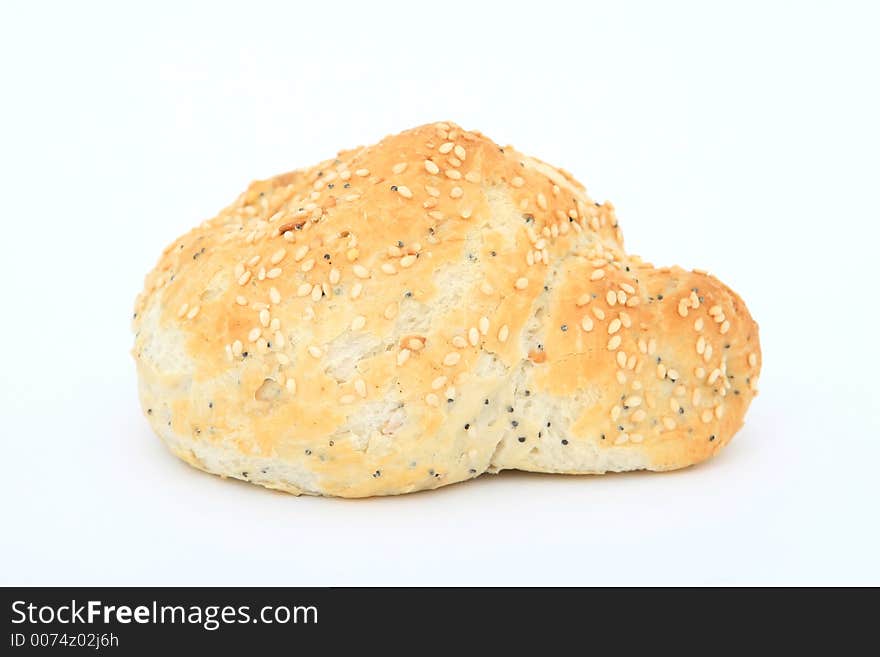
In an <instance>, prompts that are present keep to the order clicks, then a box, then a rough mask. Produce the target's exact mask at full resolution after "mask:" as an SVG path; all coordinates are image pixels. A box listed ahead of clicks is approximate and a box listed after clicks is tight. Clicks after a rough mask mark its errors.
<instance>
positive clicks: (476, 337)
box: [468, 326, 480, 347]
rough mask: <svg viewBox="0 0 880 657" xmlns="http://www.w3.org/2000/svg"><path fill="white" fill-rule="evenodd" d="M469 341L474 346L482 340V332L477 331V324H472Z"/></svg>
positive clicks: (469, 330)
mask: <svg viewBox="0 0 880 657" xmlns="http://www.w3.org/2000/svg"><path fill="white" fill-rule="evenodd" d="M468 342H470V343H471V346H472V347H476V346H477V344H479V342H480V332H479V331H477V329H476V327H475V326H471V327H470V328H469V329H468Z"/></svg>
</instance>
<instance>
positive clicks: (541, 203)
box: [538, 192, 547, 210]
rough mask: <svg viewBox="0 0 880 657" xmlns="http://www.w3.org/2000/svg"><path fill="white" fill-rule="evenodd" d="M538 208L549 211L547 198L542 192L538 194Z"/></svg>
mask: <svg viewBox="0 0 880 657" xmlns="http://www.w3.org/2000/svg"><path fill="white" fill-rule="evenodd" d="M538 207H539V208H541V209H542V210H546V209H547V197H546V196H544V195H543V194H542V193H540V192H538Z"/></svg>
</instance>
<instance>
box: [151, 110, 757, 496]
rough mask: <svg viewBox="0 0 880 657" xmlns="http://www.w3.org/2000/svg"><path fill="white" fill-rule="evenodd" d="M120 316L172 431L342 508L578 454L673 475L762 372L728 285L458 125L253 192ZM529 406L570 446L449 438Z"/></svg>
mask: <svg viewBox="0 0 880 657" xmlns="http://www.w3.org/2000/svg"><path fill="white" fill-rule="evenodd" d="M135 310H136V314H135V320H134V326H135V331H136V332H137V334H138V338H137V343H136V345H135V355H136V356H137V358H138V360H139V367H141V368H142V376H145V377H146V378H147V381H146V383H144V384H142V385H143V386H144V390H146V391H147V392H146V393H144V394H145V395H147V396H150V395H153V396H154V397H155V398H156V403H163V400H162V398H163V396H164V399H165V402H164V403H166V405H167V423H168V424H167V426H168V430H169V431H173V432H174V433H175V435H177V436H185V437H186V440H194V441H197V442H199V443H206V444H216V445H223V446H224V448H226V449H233V450H237V452H239V453H241V454H242V455H246V456H253V457H260V458H267V459H280V460H286V461H288V462H291V463H293V462H295V463H296V464H297V466H296V467H297V468H300V469H301V470H302V471H303V472H307V476H306V475H304V476H303V482H304V483H300V484H296V485H294V484H291V483H287V484H279V483H277V482H276V484H277V487H285V486H286V487H287V488H288V489H294V488H296V489H298V490H304V491H306V492H322V493H327V494H338V495H347V496H362V495H370V494H382V493H394V492H405V491H408V490H417V489H419V488H430V487H435V486H437V485H441V484H443V483H450V482H452V481H457V480H461V479H465V478H468V477H469V476H474V473H475V472H476V473H477V474H478V473H479V472H482V471H484V470H486V469H487V468H488V469H499V468H503V467H521V468H523V469H534V470H549V471H581V470H580V469H579V467H580V466H578V464H577V463H575V462H572V466H571V467H569V466H566V465H565V460H564V459H565V458H566V457H565V456H564V455H565V454H566V453H567V452H565V451H564V450H565V448H567V447H572V443H574V442H577V441H583V442H584V444H589V446H590V447H589V449H590V453H591V454H594V455H595V454H596V453H598V452H599V451H601V450H606V452H602V454H606V453H607V454H608V455H609V458H608V459H606V461H601V459H600V461H601V462H603V463H611V464H612V465H611V466H610V467H607V468H604V469H629V467H627V464H629V465H631V466H633V467H644V468H651V469H668V468H673V467H680V466H682V465H687V464H690V463H693V462H696V461H699V460H702V459H703V458H706V457H707V456H709V455H710V454H711V453H714V452H715V451H716V450H717V449H719V448H720V447H721V446H722V445H723V444H725V443H726V442H727V440H729V438H730V436H731V435H732V434H733V433H734V432H735V431H736V429H737V428H738V427H739V426H740V424H741V423H742V417H743V415H744V413H745V410H746V408H747V406H748V402H749V400H750V399H751V398H752V396H753V395H754V394H755V390H756V382H757V374H758V371H759V366H760V363H759V360H760V350H759V347H758V341H757V326H756V325H755V324H754V322H753V320H752V319H751V317H750V316H749V314H748V311H747V310H746V309H745V307H744V305H743V303H742V301H741V300H740V299H739V297H737V296H736V295H735V294H734V293H733V292H732V291H730V290H729V288H727V287H726V286H724V285H723V284H722V283H720V282H719V281H717V279H715V278H713V277H711V276H708V275H706V274H705V273H703V272H687V271H684V270H682V269H679V268H666V269H655V268H653V267H652V266H651V265H649V264H647V263H644V262H643V261H642V260H640V259H639V258H638V257H635V256H630V255H627V254H626V253H624V251H623V237H622V233H621V230H620V226H619V225H618V222H617V219H616V217H615V212H614V208H613V206H612V205H611V204H610V203H603V204H599V203H594V202H593V201H592V200H591V199H590V197H589V196H588V195H587V193H586V191H585V189H584V188H583V186H581V185H580V184H579V183H578V182H577V181H575V180H574V179H573V178H572V177H571V176H570V175H569V174H568V173H567V172H565V171H563V170H560V169H557V168H554V167H551V166H549V165H547V164H545V163H543V162H541V161H539V160H536V159H534V158H530V157H527V156H525V155H523V154H521V153H519V152H517V151H516V150H514V149H513V148H511V147H503V148H502V147H499V146H498V145H496V144H495V143H493V142H492V141H491V140H489V139H488V138H486V137H484V136H483V135H481V134H480V133H478V132H469V131H465V130H462V129H461V128H459V127H458V126H456V125H454V124H452V123H435V124H431V125H425V126H421V127H418V128H415V129H413V130H408V131H406V132H403V133H401V134H398V135H394V136H390V137H387V138H385V139H384V140H382V141H381V142H379V143H378V144H376V145H373V146H368V147H363V148H358V149H354V150H348V151H343V152H340V153H339V155H338V156H337V157H336V158H334V159H330V160H326V161H324V162H321V163H320V164H317V165H316V166H313V167H309V168H306V169H302V170H298V171H293V172H291V173H287V174H284V175H280V176H277V177H275V178H271V179H269V180H264V181H259V182H255V183H253V184H251V185H250V186H249V188H248V189H247V191H246V192H245V193H243V194H242V195H241V196H240V197H239V198H238V199H237V200H236V201H235V202H234V203H233V204H232V205H230V206H229V207H227V208H226V209H225V210H223V211H222V212H221V213H220V214H219V215H218V216H217V217H215V218H213V219H211V220H209V221H206V222H204V223H203V224H201V225H200V226H199V227H198V228H196V229H194V230H193V231H191V232H190V233H188V234H186V235H184V236H183V237H181V238H180V239H178V240H177V241H175V242H174V243H173V244H171V245H170V246H169V247H168V248H167V249H166V250H165V251H164V253H163V255H162V258H161V260H160V261H159V263H158V264H157V266H156V268H155V269H154V270H153V271H152V272H151V273H150V274H149V276H148V277H147V280H146V285H145V290H144V292H143V293H142V294H141V295H140V296H139V298H138V300H137V303H136V309H135ZM514 372H519V374H517V376H520V377H521V379H522V381H521V382H518V383H517V387H516V389H515V390H510V391H507V392H504V393H503V394H502V393H498V394H499V395H500V396H499V397H498V399H497V400H496V399H495V397H493V395H495V394H496V392H497V391H499V390H501V389H502V388H503V387H504V386H505V385H506V384H505V383H504V381H505V377H507V378H508V379H509V378H510V377H511V376H513V373H514ZM525 386H527V387H525ZM508 387H509V386H508ZM505 390H506V388H505ZM150 391H152V392H150ZM490 392H491V394H490ZM526 393H528V397H530V398H531V401H529V402H528V403H530V404H543V405H544V406H543V407H540V408H542V409H543V410H541V413H543V414H545V415H546V414H548V413H551V412H554V413H559V414H560V415H561V416H564V417H563V419H561V420H560V421H564V422H565V423H566V425H567V427H566V435H565V437H564V438H559V439H558V440H554V441H553V442H554V445H553V447H552V449H551V448H550V447H544V445H545V444H546V443H547V442H548V441H547V440H544V439H545V437H546V436H549V435H551V432H550V431H546V427H545V431H546V434H543V433H542V436H541V437H540V438H538V437H537V436H538V433H540V432H541V426H540V425H541V424H543V422H544V419H543V416H542V417H541V418H538V419H535V418H526V420H525V421H526V422H528V423H530V426H529V431H528V432H526V430H525V429H521V430H520V431H522V433H523V435H524V436H526V440H525V441H520V440H519V438H520V437H521V436H520V435H519V434H517V435H515V436H512V443H513V444H511V445H510V446H509V447H510V448H509V449H507V448H505V449H504V450H501V451H502V452H503V453H502V458H501V460H500V461H499V460H498V454H497V452H498V451H499V449H500V447H499V445H500V443H499V442H498V439H495V438H493V439H491V440H489V439H487V440H486V441H485V443H486V444H485V445H483V442H482V438H481V437H479V436H476V437H475V436H471V435H470V434H469V433H468V432H471V433H473V432H472V431H471V429H464V425H466V424H469V421H468V418H472V417H473V418H475V417H476V416H477V415H478V414H480V413H485V409H484V408H481V406H487V405H488V404H489V399H490V398H491V399H492V403H493V404H494V403H496V401H497V403H498V404H502V403H504V402H503V401H502V397H503V396H504V395H506V394H509V395H511V400H513V399H514V398H516V399H517V400H518V402H517V403H520V402H521V403H522V404H526V400H525V398H524V397H523V395H525V394H526ZM145 399H146V398H145ZM554 400H562V401H560V402H559V403H557V402H556V401H554ZM209 402H210V406H209ZM484 402H485V403H484ZM145 403H146V401H145ZM151 403H152V402H151ZM554 404H556V406H554ZM565 404H573V405H569V406H565ZM544 407H546V408H544ZM549 409H556V410H555V411H551V410H549ZM498 412H499V417H501V416H504V412H503V409H502V410H499V411H498ZM163 417H164V416H163ZM501 422H502V423H503V424H505V426H506V427H507V425H508V422H507V418H506V417H504V419H503V420H501ZM532 424H533V425H534V427H532V426H531V425H532ZM163 425H164V421H163ZM486 426H487V429H486V431H485V432H484V434H485V435H489V433H491V432H489V430H488V427H489V426H490V425H489V423H488V421H487V424H486ZM491 426H493V427H494V426H495V425H494V424H492V425H491ZM507 428H508V429H509V427H507ZM157 430H158V429H157ZM514 433H516V431H514ZM492 435H494V434H492ZM493 440H494V442H493ZM542 440H543V441H544V442H541V441H542ZM563 440H565V443H563ZM331 443H332V444H331ZM516 443H522V444H521V445H518V444H516ZM557 443H558V444H557ZM535 447H539V448H540V449H538V450H537V451H534V448H535ZM519 449H521V451H520V452H518V451H517V450H519ZM554 450H563V451H560V452H559V454H561V455H562V456H559V457H556V456H553V454H554V453H555V452H554ZM176 451H178V453H179V454H181V452H186V453H183V454H181V455H182V456H183V457H184V458H187V460H190V461H191V462H196V464H198V462H199V461H200V459H201V460H203V459H202V458H201V457H199V456H198V455H197V454H196V453H195V451H192V450H191V449H190V448H186V449H183V448H181V449H178V450H176ZM196 451H197V450H196ZM472 451H475V452H476V454H475V455H470V456H468V454H470V453H471V452H472ZM306 452H308V453H306ZM319 452H320V453H319ZM542 453H543V454H546V456H542ZM504 454H506V456H504ZM493 455H494V456H493ZM542 458H545V459H548V460H547V461H546V462H542ZM603 458H604V456H603ZM493 459H496V460H495V461H494V462H493ZM559 459H562V460H561V461H560V460H559ZM615 459H616V460H615ZM478 461H479V463H481V464H482V465H481V466H478V465H477V464H476V463H477V462H478ZM575 461H577V459H575ZM580 462H583V461H578V463H580ZM412 463H417V464H418V465H417V466H413V465H411V464H412ZM614 463H618V464H620V465H621V467H615V466H614ZM560 464H561V465H560ZM300 466H301V467H300ZM591 471H603V468H598V467H597V468H595V469H594V470H591ZM377 473H378V474H377ZM438 473H440V474H439V476H438ZM225 474H232V475H233V476H238V475H237V474H236V473H234V472H230V473H225ZM252 477H253V474H252V473H251V474H250V475H248V476H247V477H244V478H252ZM260 483H264V485H272V482H271V481H268V482H260Z"/></svg>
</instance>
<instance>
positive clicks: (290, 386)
mask: <svg viewBox="0 0 880 657" xmlns="http://www.w3.org/2000/svg"><path fill="white" fill-rule="evenodd" d="M286 387H287V392H289V393H290V394H291V395H295V394H296V379H287V384H286Z"/></svg>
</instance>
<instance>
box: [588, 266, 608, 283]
mask: <svg viewBox="0 0 880 657" xmlns="http://www.w3.org/2000/svg"><path fill="white" fill-rule="evenodd" d="M601 278H605V270H604V269H596V270H594V271H593V273H592V274H590V280H591V281H598V280H599V279H601Z"/></svg>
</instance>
